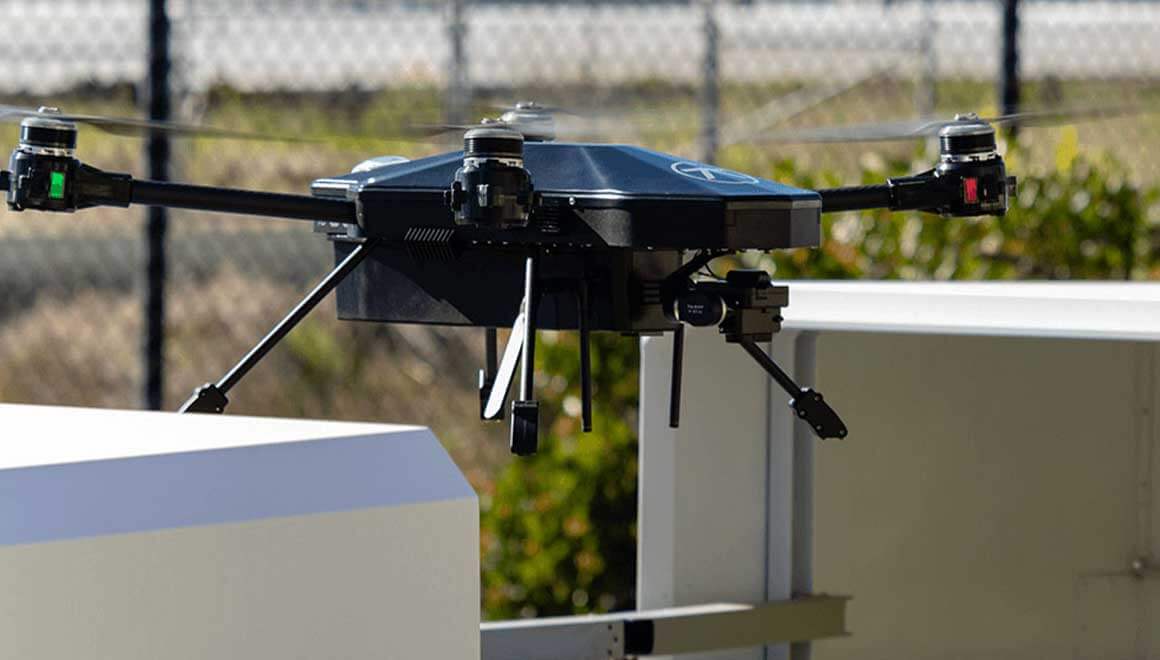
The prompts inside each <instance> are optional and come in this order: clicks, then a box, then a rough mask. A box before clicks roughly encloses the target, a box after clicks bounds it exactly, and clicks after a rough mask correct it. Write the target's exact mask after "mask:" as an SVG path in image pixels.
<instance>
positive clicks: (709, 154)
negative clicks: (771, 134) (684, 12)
mask: <svg viewBox="0 0 1160 660" xmlns="http://www.w3.org/2000/svg"><path fill="white" fill-rule="evenodd" d="M716 4H717V3H716V0H701V8H702V10H703V12H704V13H703V16H702V32H703V35H704V38H705V58H704V60H703V62H702V71H701V72H702V75H703V76H704V78H703V80H702V81H701V160H702V161H703V162H706V163H714V162H716V161H717V147H718V145H719V141H720V136H719V135H718V131H719V129H720V126H719V121H718V119H719V117H718V115H719V113H720V105H721V90H720V55H721V53H720V49H721V43H720V41H721V39H720V32H719V29H718V26H717V11H716Z"/></svg>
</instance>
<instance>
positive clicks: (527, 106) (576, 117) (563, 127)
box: [404, 101, 635, 142]
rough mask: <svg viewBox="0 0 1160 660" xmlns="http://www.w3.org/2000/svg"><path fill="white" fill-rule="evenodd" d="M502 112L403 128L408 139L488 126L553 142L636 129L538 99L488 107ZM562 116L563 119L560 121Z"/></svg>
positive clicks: (631, 125) (525, 136)
mask: <svg viewBox="0 0 1160 660" xmlns="http://www.w3.org/2000/svg"><path fill="white" fill-rule="evenodd" d="M489 107H491V108H493V109H495V110H500V111H502V114H500V115H499V116H498V117H490V118H487V119H484V120H483V121H481V122H480V123H478V124H416V125H412V126H410V127H409V128H408V129H406V130H405V131H404V136H405V137H406V138H407V139H431V138H434V137H437V136H439V135H442V134H444V133H450V132H453V131H454V132H464V131H468V130H471V129H473V128H480V127H481V126H487V127H492V128H506V129H509V130H513V131H516V132H518V133H522V134H523V136H524V139H526V140H528V141H541V142H542V141H550V140H555V139H557V138H566V139H574V138H590V137H593V136H606V135H609V134H611V133H614V132H615V133H624V132H634V129H635V127H634V125H633V124H631V123H630V122H627V121H625V120H623V119H619V118H607V117H601V118H593V117H589V116H586V115H581V114H578V113H575V112H571V111H569V110H565V109H563V108H561V107H559V106H554V105H545V104H541V103H537V102H535V101H521V102H519V103H516V104H515V105H496V104H493V105H491V106H489ZM558 116H561V118H562V119H563V121H562V122H561V121H558V120H557V117H558Z"/></svg>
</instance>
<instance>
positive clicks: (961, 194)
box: [817, 156, 1015, 217]
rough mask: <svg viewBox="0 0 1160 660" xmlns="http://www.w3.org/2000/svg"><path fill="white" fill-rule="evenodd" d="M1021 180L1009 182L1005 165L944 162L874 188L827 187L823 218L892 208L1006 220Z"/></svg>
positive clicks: (991, 161) (994, 160)
mask: <svg viewBox="0 0 1160 660" xmlns="http://www.w3.org/2000/svg"><path fill="white" fill-rule="evenodd" d="M1014 188H1015V177H1008V176H1007V172H1006V169H1005V168H1004V165H1003V160H1002V159H1001V158H999V157H998V156H994V157H991V158H988V159H986V160H982V161H963V162H950V161H946V160H944V161H943V162H942V163H940V164H939V166H938V167H936V168H935V169H932V170H929V171H926V172H922V173H920V174H915V175H914V176H902V177H894V178H891V179H887V180H886V183H881V184H874V185H868V186H849V187H843V188H824V189H822V190H818V191H817V192H818V194H819V195H821V197H822V213H836V212H840V211H862V210H869V209H889V210H891V211H925V212H928V213H937V214H939V215H944V216H955V217H964V216H978V215H1003V214H1004V213H1006V211H1007V202H1008V200H1009V199H1010V197H1011V196H1013V195H1014Z"/></svg>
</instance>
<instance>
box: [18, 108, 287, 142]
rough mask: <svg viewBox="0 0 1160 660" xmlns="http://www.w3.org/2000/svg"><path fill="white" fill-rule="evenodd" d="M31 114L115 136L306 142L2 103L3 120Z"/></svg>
mask: <svg viewBox="0 0 1160 660" xmlns="http://www.w3.org/2000/svg"><path fill="white" fill-rule="evenodd" d="M28 117H42V118H45V119H53V120H57V121H62V122H71V123H74V124H85V125H87V126H92V127H94V128H98V129H100V130H102V131H105V132H106V133H112V134H114V135H126V136H133V137H141V136H148V135H149V134H151V133H168V134H170V135H177V136H183V137H210V138H232V139H240V140H265V141H281V142H305V141H307V139H305V138H301V137H290V136H283V135H270V134H265V133H252V132H248V131H236V130H230V129H223V128H213V127H210V126H201V125H198V124H183V123H178V122H171V121H155V120H152V119H131V118H124V117H102V116H99V115H83V114H72V113H64V112H57V111H55V110H54V109H52V108H41V109H32V108H22V107H18V106H12V105H0V121H9V122H18V121H21V120H23V119H26V118H28Z"/></svg>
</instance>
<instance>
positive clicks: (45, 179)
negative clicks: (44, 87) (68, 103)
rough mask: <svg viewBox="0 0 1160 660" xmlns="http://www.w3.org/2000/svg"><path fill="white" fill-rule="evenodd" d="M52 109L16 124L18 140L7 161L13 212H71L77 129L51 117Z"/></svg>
mask: <svg viewBox="0 0 1160 660" xmlns="http://www.w3.org/2000/svg"><path fill="white" fill-rule="evenodd" d="M59 112H60V111H59V110H57V109H56V108H40V110H39V111H38V112H37V114H36V115H35V116H30V117H25V118H24V119H23V120H22V121H21V122H20V141H19V142H18V143H17V146H16V149H14V150H13V152H12V156H11V158H10V159H9V161H8V167H9V170H10V171H11V175H10V180H11V184H10V185H9V187H8V204H9V206H12V207H13V208H15V209H20V208H26V207H28V208H38V209H43V210H46V211H66V212H67V211H72V210H73V209H74V208H75V205H74V204H73V203H72V201H71V199H70V194H71V185H70V182H71V180H72V179H73V173H74V171H75V169H76V160H75V158H74V155H75V153H76V146H77V126H76V124H74V123H73V122H71V121H65V120H62V119H57V118H55V117H53V115H55V114H59Z"/></svg>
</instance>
